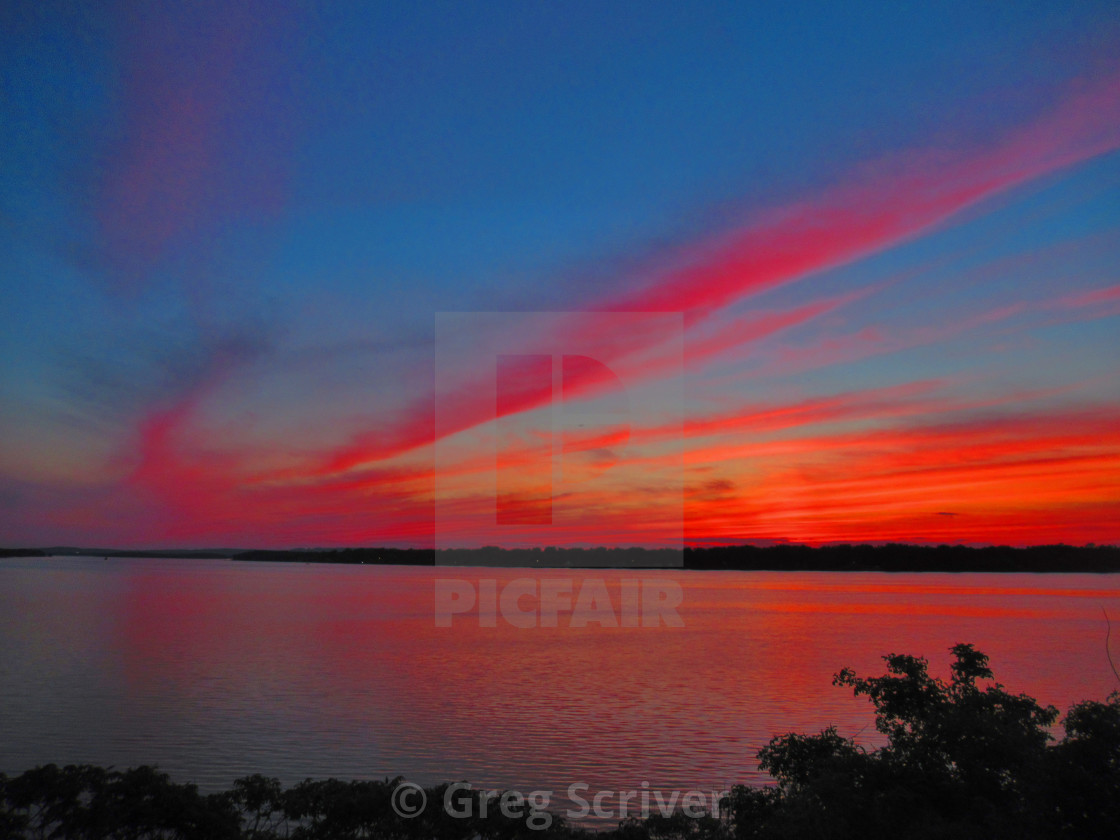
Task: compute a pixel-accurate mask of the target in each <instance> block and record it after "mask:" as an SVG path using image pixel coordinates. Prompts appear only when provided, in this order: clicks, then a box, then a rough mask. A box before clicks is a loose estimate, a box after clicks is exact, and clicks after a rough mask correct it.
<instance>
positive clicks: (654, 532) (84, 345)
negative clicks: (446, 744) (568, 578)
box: [0, 0, 1120, 548]
mask: <svg viewBox="0 0 1120 840" xmlns="http://www.w3.org/2000/svg"><path fill="white" fill-rule="evenodd" d="M0 85H2V87H0V133H2V144H0V149H2V152H0V160H2V165H0V252H2V253H3V254H4V255H5V258H4V259H3V261H2V263H0V313H2V317H3V330H0V544H3V545H27V546H51V545H83V546H116V547H122V548H140V547H150V548H171V547H205V546H216V547H276V548H283V547H303V546H324V547H325V546H350V545H386V546H432V545H435V546H457V545H484V544H496V545H542V544H543V545H548V544H561V545H651V546H672V545H679V544H681V543H682V542H683V543H685V544H692V545H706V544H729V543H744V542H745V543H760V544H769V543H771V542H783V541H791V542H799V543H808V544H813V545H820V544H827V543H834V542H882V541H904V542H921V543H967V544H1009V545H1032V544H1050V543H1058V542H1065V543H1070V544H1087V543H1096V544H1116V543H1118V542H1120V375H1118V373H1120V329H1118V325H1120V276H1118V274H1120V15H1118V14H1117V9H1116V6H1115V4H1114V3H1112V2H1079V3H1069V2H1068V0H1063V2H1021V3H984V4H977V3H957V2H940V3H908V4H891V3H872V2H849V3H836V4H815V3H788V4H752V3H726V4H725V3H715V2H701V3H640V4H639V3H601V2H596V3H590V2H589V3H580V2H564V3H548V4H544V3H522V2H518V3H502V2H486V3H469V2H456V3H451V2H447V3H443V2H425V3H419V4H402V3H349V4H348V3H310V2H263V0H262V2H205V0H204V1H203V2H198V3H191V4H177V3H162V2H142V3H141V2H136V3H130V2H105V3H76V2H69V3H67V2H54V3H40V2H20V1H19V0H17V1H16V2H10V3H5V4H3V8H2V10H0Z"/></svg>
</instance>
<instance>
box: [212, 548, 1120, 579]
mask: <svg viewBox="0 0 1120 840" xmlns="http://www.w3.org/2000/svg"><path fill="white" fill-rule="evenodd" d="M682 558H683V568H685V569H727V570H747V571H764V570H767V571H837V572H856V571H885V572H1120V548H1117V547H1116V546H1087V547H1081V546H1069V545H1043V546H1033V547H1030V548H1011V547H1008V546H993V547H986V548H970V547H968V546H962V545H939V546H925V545H907V544H902V543H891V544H888V545H866V544H864V545H830V546H822V547H819V548H813V547H810V546H804V545H784V544H783V545H775V546H766V547H757V546H750V545H741V546H717V547H712V548H686V549H685V550H684V552H683V555H682V552H680V551H675V550H671V549H648V548H552V547H549V548H505V549H503V548H496V547H493V546H487V547H484V548H476V549H466V548H464V549H443V550H440V551H438V552H436V551H432V550H431V549H407V548H403V549H402V548H346V549H337V550H302V551H246V552H243V553H241V554H237V555H235V557H234V559H237V560H273V561H290V562H304V563H366V564H404V565H415V566H431V565H435V564H436V563H437V562H438V564H439V565H446V566H508V567H524V568H533V567H541V568H550V567H552V568H555V567H560V568H635V569H642V568H673V567H680V566H681V564H682Z"/></svg>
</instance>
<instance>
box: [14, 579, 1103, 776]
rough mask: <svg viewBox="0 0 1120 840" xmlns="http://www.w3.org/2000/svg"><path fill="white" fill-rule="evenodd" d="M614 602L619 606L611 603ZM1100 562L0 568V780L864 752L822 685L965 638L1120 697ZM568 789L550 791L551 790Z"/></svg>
mask: <svg viewBox="0 0 1120 840" xmlns="http://www.w3.org/2000/svg"><path fill="white" fill-rule="evenodd" d="M526 577H530V578H534V579H537V580H539V579H543V578H550V579H556V578H566V579H571V580H572V583H573V589H574V590H575V591H576V592H578V591H579V590H580V589H581V586H583V585H584V584H586V583H587V582H588V581H591V585H594V583H595V581H603V582H605V584H606V586H607V589H608V591H609V592H610V593H611V595H612V597H614V598H616V599H617V598H618V597H620V595H619V593H620V592H621V589H622V584H621V581H625V580H631V581H632V580H641V579H643V578H644V579H650V578H657V579H662V580H667V581H671V582H672V581H675V582H676V583H678V584H679V585H680V587H681V591H682V594H683V601H682V603H681V605H680V606H679V607H678V608H677V612H678V614H679V615H680V617H681V619H682V622H683V624H684V626H683V627H668V626H659V627H656V628H653V627H601V626H597V625H594V624H591V625H590V626H587V627H583V628H577V627H571V626H567V622H566V621H565V620H564V617H563V616H561V619H560V621H559V624H560V626H558V627H555V628H542V627H534V628H528V629H526V628H521V627H514V626H512V625H510V624H509V623H507V622H505V621H504V620H502V619H501V618H500V617H499V619H498V621H497V626H496V627H480V626H479V620H478V616H477V614H463V615H455V616H453V626H452V627H450V628H446V627H437V626H436V622H435V620H434V606H433V605H434V600H433V599H434V588H435V582H436V580H438V579H447V578H454V579H457V580H460V581H468V582H469V583H470V585H471V586H472V587H473V586H477V585H478V582H479V580H483V579H485V580H493V581H495V585H496V586H497V587H498V589H499V591H500V590H501V589H502V588H503V587H504V586H505V585H507V584H508V583H509V582H511V581H513V580H515V579H518V578H526ZM615 603H618V602H617V600H616V601H615ZM1102 608H1104V609H1105V610H1107V612H1108V615H1109V616H1110V618H1111V619H1112V621H1113V624H1114V625H1116V626H1115V627H1114V632H1113V637H1112V645H1113V646H1112V650H1113V659H1114V660H1115V661H1117V662H1118V664H1120V577H1118V576H1116V575H1030V574H1003V575H996V574H960V575H953V574H928V573H927V574H884V573H808V572H807V573H800V572H683V571H666V570H657V571H652V572H651V571H636V570H628V571H615V570H593V571H578V570H567V569H563V570H560V569H553V570H547V571H536V570H534V571H528V570H520V569H463V568H442V569H441V568H417V567H372V566H332V565H305V564H286V563H245V562H233V561H220V560H219V561H211V560H189V561H188V560H134V559H127V560H102V559H100V558H49V559H44V558H27V559H14V560H2V561H0V709H2V716H0V771H3V772H7V773H9V774H12V773H18V772H20V771H22V770H25V769H27V768H29V767H32V766H35V765H37V764H41V763H47V762H56V763H60V764H62V763H83V762H89V763H96V764H102V765H116V766H117V767H126V766H132V765H136V764H141V763H148V764H157V765H159V767H160V768H161V769H163V770H165V771H167V772H169V773H170V774H171V775H172V777H173V778H175V779H177V780H179V781H194V782H197V783H199V785H200V786H201V787H202V788H203V789H204V790H216V789H221V788H225V787H228V786H229V785H230V783H231V782H232V780H233V779H234V778H236V777H238V776H242V775H248V774H250V773H257V772H260V773H264V774H266V775H272V776H277V777H279V778H280V779H281V780H282V781H283V782H284V783H285V784H290V783H294V782H296V781H299V780H302V779H304V778H307V777H326V776H336V777H340V778H382V777H385V776H396V775H404V776H407V777H408V778H409V779H412V780H414V781H417V782H419V783H421V784H436V783H440V782H444V781H453V780H467V781H470V782H472V783H473V784H474V785H476V786H482V787H487V788H497V787H503V788H516V789H519V790H522V791H529V790H532V789H544V790H555V791H563V790H565V789H566V788H567V787H568V785H569V784H572V783H574V782H584V783H585V784H587V785H588V789H589V790H590V792H591V793H592V794H593V793H594V792H596V791H600V790H629V789H634V788H639V787H640V786H641V784H642V783H643V782H648V783H649V784H650V787H651V789H660V790H665V791H669V790H682V791H683V790H689V789H702V790H710V789H712V788H714V787H726V786H729V785H730V784H732V783H737V782H742V781H758V780H761V779H762V778H763V777H762V776H761V775H760V774H759V773H758V770H757V761H756V753H757V751H758V750H759V748H760V747H762V746H764V745H765V744H766V743H767V741H768V740H769V739H770V737H771V736H772V735H775V734H779V733H784V732H789V731H799V732H815V731H819V730H820V729H821V728H823V727H825V726H827V725H829V724H836V725H837V726H838V728H839V730H840V732H841V734H843V735H848V736H855V737H856V738H857V740H858V741H860V742H861V743H864V744H866V745H869V746H870V745H874V744H877V743H879V739H878V735H877V733H876V732H875V730H874V726H873V725H872V716H871V711H870V706H869V704H868V703H867V702H866V700H863V699H858V700H857V699H855V698H853V697H852V696H851V693H850V691H849V690H846V689H841V688H834V687H833V686H832V685H831V678H832V675H833V674H834V673H835V672H836V671H838V670H839V669H840V668H841V667H844V666H847V665H850V666H852V667H854V668H856V670H857V671H859V672H860V673H862V674H879V673H882V672H883V668H884V666H883V663H882V661H881V660H880V658H879V657H880V656H881V655H882V654H885V653H888V652H898V653H914V654H921V655H924V656H926V657H928V658H929V659H930V662H931V670H933V672H934V673H936V674H939V675H942V676H946V677H947V675H948V661H949V653H948V649H949V648H950V647H951V646H952V645H953V644H955V643H957V642H962V641H967V642H972V643H974V644H975V645H976V646H977V647H978V648H979V649H980V650H982V651H984V652H985V653H987V654H988V655H989V656H990V657H991V660H992V667H993V669H994V670H995V674H996V678H997V679H998V680H999V681H1001V682H1002V683H1004V685H1006V686H1007V687H1008V688H1009V689H1010V690H1012V691H1016V692H1019V691H1022V692H1026V693H1028V694H1031V695H1033V696H1035V697H1037V698H1038V699H1039V700H1041V701H1043V702H1045V703H1052V704H1054V705H1057V706H1058V707H1059V708H1061V709H1062V711H1063V712H1064V711H1065V710H1066V709H1067V708H1068V707H1069V705H1070V704H1071V703H1074V702H1076V701H1079V700H1082V699H1104V697H1105V696H1107V694H1108V693H1109V692H1110V691H1113V690H1116V689H1117V688H1120V683H1118V682H1117V679H1116V677H1115V676H1114V674H1113V672H1112V670H1111V668H1110V665H1109V661H1108V658H1107V656H1106V649H1105V633H1106V624H1105V618H1104V614H1103V613H1102ZM558 797H559V794H558Z"/></svg>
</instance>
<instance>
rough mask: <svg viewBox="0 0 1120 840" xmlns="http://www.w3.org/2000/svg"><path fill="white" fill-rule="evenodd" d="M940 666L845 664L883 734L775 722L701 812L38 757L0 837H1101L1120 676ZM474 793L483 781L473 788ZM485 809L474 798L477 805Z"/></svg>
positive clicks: (2, 796) (9, 787)
mask: <svg viewBox="0 0 1120 840" xmlns="http://www.w3.org/2000/svg"><path fill="white" fill-rule="evenodd" d="M952 653H953V661H952V664H951V667H950V671H951V678H950V679H949V681H948V682H946V681H943V680H941V679H938V678H936V677H933V676H931V675H930V674H929V671H928V663H927V662H926V660H924V659H922V658H918V657H914V656H907V655H897V654H891V655H888V656H886V657H884V659H885V661H886V663H887V673H886V674H884V675H882V676H880V677H871V678H867V677H860V676H857V675H856V674H855V673H853V672H852V671H851V670H849V669H845V670H843V671H841V672H840V673H838V674H837V675H836V676H835V678H834V680H833V682H834V684H836V685H839V686H846V687H849V688H851V689H852V690H853V691H854V692H855V694H856V695H863V696H866V697H867V698H868V699H869V700H870V701H871V702H872V703H873V704H874V706H875V721H876V726H877V728H878V729H879V731H880V732H881V733H883V735H885V736H886V740H887V743H886V745H885V746H883V747H881V748H879V749H875V750H870V751H869V750H865V749H864V748H863V747H861V746H859V745H858V744H856V743H855V742H854V741H852V740H850V739H847V738H844V737H842V736H841V735H840V734H839V733H838V732H837V731H836V730H835V729H834V728H829V729H826V730H824V731H823V732H820V733H818V734H816V735H801V734H787V735H782V736H779V737H776V738H774V739H772V740H771V741H770V743H769V745H768V746H766V747H764V748H763V749H762V750H761V751H760V752H759V764H760V766H761V768H762V769H763V770H766V771H768V772H769V773H770V774H771V775H772V776H773V778H774V779H775V781H776V784H775V785H773V786H769V787H746V786H740V787H736V788H735V789H734V790H733V791H732V793H731V797H730V800H729V802H728V805H729V808H728V809H727V811H725V812H724V813H722V814H720V815H718V816H707V817H702V818H700V819H695V818H693V817H690V816H687V815H685V814H684V813H679V812H678V813H675V814H672V815H670V816H662V815H660V814H656V815H654V816H650V817H648V818H647V819H644V820H639V819H630V820H627V821H625V822H623V823H622V824H620V825H619V826H618V827H617V828H615V829H612V830H610V831H607V832H602V833H599V834H593V833H591V832H587V831H584V830H581V829H578V828H574V827H572V826H570V825H568V824H567V823H565V821H564V820H563V819H562V818H560V816H558V815H553V817H552V818H551V819H550V820H548V823H549V825H548V826H547V827H540V822H539V821H538V822H537V823H536V826H537V827H533V826H532V825H530V824H529V823H528V822H527V820H526V818H525V816H519V817H510V816H508V815H505V814H503V813H502V812H501V811H500V810H499V809H497V808H489V809H488V810H487V813H486V816H485V817H479V816H475V817H473V818H469V819H467V818H458V817H453V816H451V815H449V814H447V813H445V811H444V809H443V807H442V803H443V795H444V792H445V790H446V785H445V786H441V787H437V788H429V789H427V790H426V793H427V805H426V807H425V808H424V809H423V811H422V813H421V814H420V815H419V816H417V817H415V818H413V819H404V818H402V817H401V816H398V814H397V813H396V812H395V811H394V808H393V803H392V799H391V797H392V794H393V791H394V789H396V787H397V785H398V783H399V782H400V781H401V780H400V779H386V780H383V781H356V782H342V781H338V780H335V779H330V780H326V781H312V780H308V781H305V782H302V783H300V784H297V785H295V786H294V787H291V788H287V789H284V788H283V787H282V786H281V785H280V783H279V782H278V781H277V780H276V779H269V778H265V777H263V776H250V777H247V778H244V779H239V780H238V781H237V782H235V783H234V786H233V788H232V789H231V790H229V791H227V792H224V793H218V794H209V795H202V794H200V793H199V792H198V789H197V788H196V787H195V786H194V785H189V784H176V783H174V782H172V781H171V780H170V779H169V778H168V777H167V776H166V775H165V774H162V773H159V772H157V771H156V770H154V769H152V768H150V767H139V768H136V769H132V770H127V771H123V772H122V771H113V770H105V769H102V768H99V767H91V766H69V767H64V768H59V767H57V766H55V765H48V766H46V767H40V768H37V769H34V770H29V771H27V772H25V773H23V774H22V775H20V776H17V777H14V778H7V777H5V776H3V775H0V803H2V810H0V838H21V839H22V838H81V840H86V839H87V838H88V840H109V838H121V840H147V838H182V840H194V838H198V840H223V838H229V840H234V839H235V838H237V839H238V840H241V839H242V838H244V840H281V838H284V839H286V840H344V838H345V839H348V838H409V840H420V839H421V838H425V840H426V839H427V838H438V840H468V838H475V837H478V838H484V840H502V839H504V838H509V839H510V840H512V839H513V838H540V840H553V839H554V838H576V837H582V838H592V837H594V838H595V840H684V838H691V839H692V840H732V838H837V840H840V838H861V840H870V839H871V838H899V837H907V838H929V839H930V840H932V839H933V838H953V839H954V840H961V839H962V838H963V839H964V840H967V839H968V838H985V839H986V840H988V839H989V838H997V840H998V838H1079V840H1080V838H1112V837H1114V836H1116V834H1115V832H1116V827H1117V826H1118V825H1120V692H1118V693H1113V694H1112V695H1111V696H1110V697H1109V699H1108V701H1107V702H1103V703H1102V702H1093V701H1089V702H1083V703H1079V704H1077V705H1076V706H1074V707H1073V708H1072V709H1070V710H1069V712H1068V714H1067V715H1066V716H1065V718H1064V720H1063V724H1064V728H1065V733H1064V736H1063V737H1062V738H1061V740H1060V741H1057V742H1054V741H1053V738H1052V736H1051V734H1050V732H1049V728H1050V726H1051V725H1052V724H1053V723H1055V721H1056V720H1057V718H1058V710H1057V709H1055V708H1054V707H1052V706H1041V705H1039V704H1038V703H1037V702H1036V701H1035V700H1034V699H1033V698H1031V697H1028V696H1027V695H1024V694H1011V693H1009V692H1008V691H1007V690H1006V689H1005V688H1004V687H1003V686H1002V685H1000V684H998V683H995V682H992V672H991V670H990V669H989V667H988V659H987V657H986V656H984V654H982V653H980V652H979V651H977V650H975V649H974V648H973V647H972V646H971V645H964V644H962V645H957V646H956V647H954V648H953V649H952ZM474 795H475V796H477V794H474ZM480 810H481V809H480V808H479V807H477V799H476V807H474V808H473V809H472V812H473V813H474V814H476V815H477V814H479V812H480Z"/></svg>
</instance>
